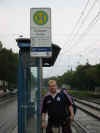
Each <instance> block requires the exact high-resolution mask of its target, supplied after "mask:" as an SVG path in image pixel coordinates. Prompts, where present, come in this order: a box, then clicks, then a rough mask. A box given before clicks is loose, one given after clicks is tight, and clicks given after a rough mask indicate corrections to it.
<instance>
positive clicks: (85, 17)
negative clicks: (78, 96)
mask: <svg viewBox="0 0 100 133" xmlns="http://www.w3.org/2000/svg"><path fill="white" fill-rule="evenodd" d="M97 2H98V0H95V1H94V2H93V4H92V5H91V7H90V8H89V10H88V12H87V14H86V15H85V16H84V18H83V20H82V21H81V23H80V25H79V28H78V30H77V31H76V32H75V34H74V36H73V38H74V39H75V38H76V36H78V34H79V31H80V29H81V27H82V26H83V25H84V23H85V22H86V20H87V18H88V16H89V15H90V13H91V11H92V10H93V8H94V6H95V4H96V3H97ZM72 42H73V39H72V40H71V43H70V47H69V48H68V50H69V49H71V48H72V47H73V45H74V44H73V43H72ZM71 44H73V45H71Z"/></svg>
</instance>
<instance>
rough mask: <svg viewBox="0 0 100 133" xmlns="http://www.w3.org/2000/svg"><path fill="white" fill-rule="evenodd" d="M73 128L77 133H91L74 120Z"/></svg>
mask: <svg viewBox="0 0 100 133" xmlns="http://www.w3.org/2000/svg"><path fill="white" fill-rule="evenodd" d="M72 126H73V128H75V130H76V133H89V132H88V130H87V129H86V128H85V127H84V126H83V125H82V124H81V123H79V122H78V121H75V120H74V121H73V123H72Z"/></svg>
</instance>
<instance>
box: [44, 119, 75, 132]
mask: <svg viewBox="0 0 100 133" xmlns="http://www.w3.org/2000/svg"><path fill="white" fill-rule="evenodd" d="M55 127H57V128H58V131H57V133H59V128H61V129H62V133H72V129H71V121H70V120H67V121H64V122H62V123H61V124H60V125H59V126H54V125H53V124H52V123H51V122H50V123H48V126H47V128H46V133H54V132H53V128H55Z"/></svg>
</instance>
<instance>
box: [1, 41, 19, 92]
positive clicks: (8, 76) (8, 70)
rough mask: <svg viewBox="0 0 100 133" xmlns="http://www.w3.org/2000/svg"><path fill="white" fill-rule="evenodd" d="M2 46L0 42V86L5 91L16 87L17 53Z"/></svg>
mask: <svg viewBox="0 0 100 133" xmlns="http://www.w3.org/2000/svg"><path fill="white" fill-rule="evenodd" d="M2 46H3V44H2V42H0V81H2V84H0V88H2V89H4V90H5V91H6V89H10V88H16V87H17V72H18V54H17V53H14V52H13V51H12V49H7V48H3V47H2ZM5 82H6V83H7V84H6V86H5Z"/></svg>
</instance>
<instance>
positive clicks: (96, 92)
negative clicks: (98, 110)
mask: <svg viewBox="0 0 100 133" xmlns="http://www.w3.org/2000/svg"><path fill="white" fill-rule="evenodd" d="M98 93H99V94H100V86H98V87H95V94H98Z"/></svg>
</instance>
